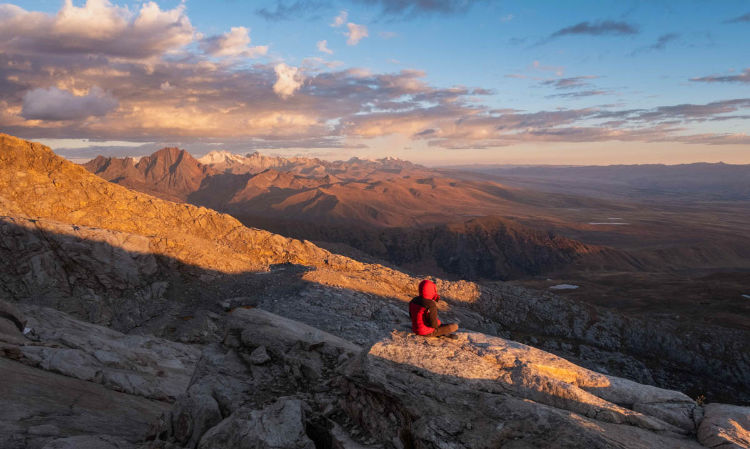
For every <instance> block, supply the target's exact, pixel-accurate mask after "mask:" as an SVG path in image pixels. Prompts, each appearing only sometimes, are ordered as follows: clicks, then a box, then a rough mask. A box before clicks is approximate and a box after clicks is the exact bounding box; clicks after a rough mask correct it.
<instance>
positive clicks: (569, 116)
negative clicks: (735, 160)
mask: <svg viewBox="0 0 750 449" xmlns="http://www.w3.org/2000/svg"><path fill="white" fill-rule="evenodd" d="M297 3H300V2H290V1H287V2H284V3H283V5H284V6H285V7H287V8H288V9H285V10H283V11H292V9H291V8H292V7H293V6H295V5H296V4H297ZM374 5H375V6H376V7H378V8H382V7H384V5H385V3H380V2H376V3H374ZM300 6H301V3H300ZM274 11H275V10H274ZM403 11H406V13H407V14H410V13H411V12H410V11H411V10H410V9H404V10H403ZM461 11H462V10H461V9H458V10H456V11H455V12H456V13H460V12H461ZM402 13H403V12H402ZM402 13H398V14H402ZM441 14H442V13H441ZM330 16H333V14H330ZM330 16H326V18H321V19H320V23H319V25H320V26H322V27H325V28H327V27H326V25H327V24H328V23H329V20H330ZM348 19H349V15H348V14H347V13H346V11H341V12H340V14H339V15H338V16H337V20H334V22H333V25H336V24H338V25H336V26H338V27H341V28H342V29H341V30H336V32H337V33H339V34H341V33H342V32H343V31H346V33H345V34H346V35H347V38H348V40H351V41H353V43H358V42H360V41H361V39H362V38H364V37H366V36H367V34H368V30H367V28H366V27H364V26H363V25H356V24H353V23H352V22H349V21H348ZM279 20H281V19H279ZM0 25H2V26H1V27H0V37H3V39H0V128H2V129H3V131H4V132H9V133H13V134H18V135H22V136H25V137H29V138H45V139H51V138H56V139H63V138H79V139H81V138H92V137H96V139H101V140H106V141H111V142H124V141H127V142H150V143H149V144H148V145H154V146H156V145H159V144H161V143H168V142H172V143H174V142H179V143H180V145H181V146H182V145H184V146H185V147H186V148H198V147H200V146H201V145H208V144H210V143H214V142H222V143H224V144H226V146H227V147H228V148H232V147H233V145H234V146H235V147H236V148H244V149H248V148H260V149H272V148H309V149H314V148H357V147H358V146H361V145H367V144H368V143H371V142H377V141H378V139H390V138H394V139H398V140H399V141H400V142H407V143H409V145H408V146H410V145H411V142H413V144H414V146H416V147H422V148H424V147H426V146H431V147H436V148H446V149H452V148H475V149H476V148H496V147H498V148H499V147H503V146H508V145H515V144H520V143H528V142H540V143H542V142H606V141H625V142H677V143H685V144H687V143H701V144H711V145H737V144H747V140H748V137H747V135H745V134H742V133H738V132H736V131H737V127H736V126H735V125H736V121H740V120H748V116H749V115H750V100H749V99H745V98H740V96H739V95H737V96H735V97H734V98H733V97H731V96H730V97H729V98H728V99H723V100H721V101H706V102H703V103H701V102H693V103H687V102H686V103H685V104H674V103H670V102H664V103H662V104H660V105H656V106H653V107H645V108H644V107H628V106H627V105H625V104H608V105H600V106H596V107H594V106H591V104H597V103H594V102H593V100H594V99H595V98H596V97H598V96H604V95H617V94H618V93H617V92H614V91H610V90H608V89H607V88H602V87H600V86H598V84H599V83H598V81H596V80H598V79H600V78H599V77H598V76H594V75H581V76H570V75H568V76H565V75H566V72H574V71H575V70H580V68H579V67H574V66H572V65H571V66H570V67H569V68H567V67H564V66H562V65H559V63H555V62H552V61H556V59H555V58H554V57H552V56H550V57H549V58H546V57H545V59H544V60H533V56H531V57H529V58H528V59H525V60H523V61H522V62H520V63H518V65H517V67H520V71H519V73H513V74H509V75H506V77H508V78H518V79H525V80H527V81H525V83H526V84H528V86H529V90H528V93H529V94H530V95H536V98H537V99H540V100H541V101H542V102H543V103H540V104H542V105H545V106H537V107H534V108H532V109H531V110H528V111H526V110H520V109H521V107H519V106H518V104H512V103H505V100H506V98H507V97H506V96H505V95H504V94H505V92H504V90H503V89H502V88H498V89H497V91H495V90H492V89H488V88H486V87H482V86H462V85H452V86H440V85H436V84H435V83H433V82H431V81H429V80H430V79H434V78H432V76H434V75H435V74H433V73H429V74H428V73H425V72H424V71H421V70H399V71H394V72H389V71H386V72H385V73H384V72H383V69H382V68H378V67H377V66H371V67H356V66H355V67H352V66H348V65H346V64H345V63H344V62H341V61H328V60H326V59H324V58H321V57H314V56H309V55H308V57H305V58H298V59H297V58H293V56H292V57H290V58H289V59H286V60H285V62H281V61H282V59H281V57H280V56H278V55H274V56H273V57H274V58H278V59H274V60H273V62H268V60H266V59H265V58H261V59H254V60H252V61H249V60H248V59H247V58H251V57H257V56H262V55H264V54H267V51H268V50H267V47H265V46H260V47H258V46H252V42H251V39H250V34H251V33H250V30H249V29H247V28H245V27H241V26H237V27H233V28H230V29H229V30H221V31H218V32H216V33H215V34H214V35H212V36H208V37H204V36H202V35H200V34H199V33H198V32H197V31H196V30H195V29H193V27H192V25H191V24H190V21H189V20H188V18H187V16H186V10H185V8H184V7H182V6H180V7H177V8H174V9H171V10H166V11H163V10H161V9H160V8H159V7H158V6H157V5H156V4H155V3H150V2H149V3H142V4H141V6H140V7H138V8H137V9H136V10H132V11H129V10H127V9H125V8H121V7H118V6H113V5H112V4H111V3H108V2H106V1H103V0H99V1H93V0H90V1H89V2H87V3H86V4H84V5H83V6H81V7H75V6H73V5H72V3H70V2H67V3H65V4H64V5H63V6H62V8H61V10H60V12H59V13H57V14H45V13H37V12H29V11H25V10H23V9H21V8H18V7H15V6H12V5H0ZM41 25H43V27H42V28H39V26H41ZM350 25H351V26H350ZM605 25H606V24H605V23H603V22H602V23H597V22H595V23H593V24H591V23H589V24H588V25H587V26H588V28H589V29H588V31H586V30H585V28H586V27H582V28H580V29H579V31H580V30H584V31H585V32H584V31H580V32H579V31H576V32H574V31H570V32H569V34H575V33H578V34H586V33H587V32H589V31H590V32H591V33H596V32H599V31H595V28H596V27H598V26H601V27H604V26H605ZM352 26H353V27H352ZM358 27H363V28H362V29H359V28H358ZM592 30H594V31H592ZM328 31H329V32H332V31H333V30H330V29H329V30H328ZM601 33H602V34H607V33H606V32H604V31H601ZM373 34H375V32H374V31H373ZM615 34H617V33H615ZM619 34H623V33H619ZM663 36H667V35H662V37H663ZM11 37H12V38H11ZM381 37H383V36H381ZM264 39H265V38H264V36H260V35H257V31H254V32H253V40H259V41H261V42H263V40H264ZM118 40H124V41H123V42H119V41H118ZM660 40H661V41H663V44H664V45H669V43H670V42H672V40H673V38H671V37H670V38H664V39H661V38H659V39H657V41H656V43H655V44H654V45H658V44H659V42H660ZM312 42H315V41H314V40H313V41H312ZM126 43H127V44H128V45H131V47H129V48H128V49H125V47H124V45H125V44H126ZM377 43H378V42H377V41H372V45H375V44H377ZM328 44H329V41H327V40H320V41H318V42H317V43H316V47H317V50H318V51H320V52H321V53H323V54H320V53H318V55H319V56H326V55H330V54H333V50H331V49H330V48H329V47H328ZM380 44H382V42H380ZM310 50H313V49H312V48H307V50H306V51H308V52H310ZM406 57H408V56H405V59H402V60H401V62H399V61H395V60H391V61H390V62H391V63H393V64H396V63H397V64H402V66H400V67H396V66H391V67H394V68H395V69H398V68H401V67H409V66H411V64H412V63H411V62H410V60H408V59H406ZM385 58H387V56H386V57H384V58H383V62H384V63H385V62H386V61H388V59H385ZM557 60H559V61H563V60H562V59H557ZM290 61H294V63H292V62H290ZM529 61H533V62H531V63H530V64H528V62H529ZM525 64H528V65H526V66H525V67H524V65H525ZM571 64H572V63H571ZM596 70H598V69H596ZM579 73H580V72H579ZM584 73H585V72H584ZM596 73H600V72H598V71H597V72H596ZM601 73H602V74H603V75H602V78H604V74H605V73H606V72H601ZM428 75H429V76H428ZM606 76H611V75H608V74H607V75H606ZM437 78H439V77H437ZM606 79H608V81H610V84H612V82H613V81H612V79H611V78H606ZM504 81H505V82H506V83H509V84H510V83H512V84H515V83H516V82H511V81H509V80H504ZM691 81H694V82H702V83H748V82H750V69H745V70H744V71H742V72H741V73H734V72H729V73H726V74H717V75H709V76H703V77H698V78H692V79H691ZM522 83H524V82H523V81H521V82H518V84H522ZM540 87H543V89H542V88H540ZM706 87H708V86H706ZM618 89H619V87H618ZM623 89H625V87H623ZM547 98H555V99H557V100H556V101H550V100H547ZM620 98H623V97H620ZM623 101H625V99H624V98H623ZM599 103H605V102H604V101H601V102H599ZM608 103H612V102H608ZM635 104H637V103H635ZM649 104H650V105H653V103H649ZM490 105H491V106H490ZM584 106H585V107H584ZM733 121H735V122H733ZM711 123H715V124H716V125H717V127H716V128H715V129H716V130H717V131H716V132H706V130H707V129H711V128H708V125H709V124H711ZM391 136H395V137H391ZM93 146H95V145H94V144H92V145H91V147H93ZM108 148H109V149H110V150H111V151H112V152H115V151H116V150H115V149H116V148H120V146H118V145H115V144H112V145H109V146H108ZM132 148H135V149H134V150H133V151H142V152H143V153H144V154H146V153H148V152H149V151H147V150H151V148H148V149H147V148H141V147H132ZM153 149H156V148H153ZM84 150H85V149H83V148H78V149H76V151H78V153H77V154H81V155H82V154H84V152H85V151H84ZM91 151H93V150H91Z"/></svg>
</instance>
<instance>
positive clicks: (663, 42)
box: [630, 33, 680, 56]
mask: <svg viewBox="0 0 750 449" xmlns="http://www.w3.org/2000/svg"><path fill="white" fill-rule="evenodd" d="M679 37H680V34H679V33H666V34H662V35H661V36H659V37H658V38H657V39H656V42H654V43H653V44H651V45H647V46H645V47H640V48H637V49H635V50H634V51H633V52H631V53H630V55H631V56H633V55H636V54H638V53H643V52H647V51H657V50H664V48H666V46H667V44H668V43H670V42H672V41H675V40H677V39H678V38H679Z"/></svg>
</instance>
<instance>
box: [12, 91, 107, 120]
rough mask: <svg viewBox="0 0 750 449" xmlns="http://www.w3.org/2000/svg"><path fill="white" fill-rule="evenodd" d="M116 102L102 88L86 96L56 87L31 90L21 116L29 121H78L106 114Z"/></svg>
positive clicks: (27, 93)
mask: <svg viewBox="0 0 750 449" xmlns="http://www.w3.org/2000/svg"><path fill="white" fill-rule="evenodd" d="M116 107H117V100H116V99H115V98H112V97H111V96H110V95H108V94H107V93H105V92H104V91H103V90H102V89H100V88H99V87H96V86H94V87H92V88H91V90H90V91H89V93H88V94H86V95H80V96H79V95H75V94H73V93H71V92H68V91H66V90H61V89H58V88H56V87H50V88H47V89H44V88H37V89H32V90H30V91H28V92H26V94H25V95H24V96H23V109H22V110H21V116H22V117H24V118H25V119H29V120H49V121H63V120H79V119H85V118H88V117H98V116H103V115H106V114H107V113H108V112H110V111H112V110H113V109H115V108H116Z"/></svg>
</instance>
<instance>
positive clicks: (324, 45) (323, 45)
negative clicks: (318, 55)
mask: <svg viewBox="0 0 750 449" xmlns="http://www.w3.org/2000/svg"><path fill="white" fill-rule="evenodd" d="M317 45H318V51H319V52H322V53H328V54H329V55H332V54H333V50H331V49H330V48H328V41H327V40H325V39H324V40H322V41H318V44H317Z"/></svg>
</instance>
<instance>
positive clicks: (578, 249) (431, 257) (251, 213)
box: [84, 149, 631, 279]
mask: <svg viewBox="0 0 750 449" xmlns="http://www.w3.org/2000/svg"><path fill="white" fill-rule="evenodd" d="M84 166H85V167H86V168H87V169H88V170H89V171H91V172H93V173H95V174H97V175H99V176H102V177H104V178H105V179H107V180H109V181H112V182H115V183H118V184H122V185H125V186H128V187H131V188H134V189H137V190H141V191H143V192H147V193H152V194H154V195H158V196H161V197H162V198H166V199H174V200H180V201H186V202H189V203H192V204H196V205H201V206H206V207H210V208H213V209H216V210H219V211H222V212H227V213H229V214H231V215H233V216H235V217H237V218H238V219H239V220H240V221H242V222H243V223H244V224H246V225H249V226H257V227H261V228H264V229H270V230H273V231H274V232H279V233H282V234H284V235H289V236H293V237H297V238H304V239H310V240H316V241H321V242H328V243H329V244H335V243H343V244H345V245H348V246H349V247H351V248H354V249H356V250H359V251H363V252H364V253H366V254H369V255H370V256H372V257H375V258H376V259H377V260H385V261H388V262H389V263H392V264H396V265H399V266H405V267H409V268H411V269H414V270H416V271H426V270H433V269H436V270H439V271H440V272H441V273H444V274H446V275H449V276H461V277H465V278H470V279H479V278H492V279H513V278H518V277H523V276H528V275H538V274H542V273H548V272H551V271H554V270H560V269H564V268H565V267H567V266H570V265H572V264H576V263H583V262H582V261H584V260H593V259H596V260H597V264H599V263H602V262H601V261H602V259H604V258H606V257H609V258H611V260H609V262H605V264H606V263H609V264H610V265H613V266H616V267H618V268H621V269H624V268H630V267H631V264H630V263H629V262H628V261H627V258H626V257H624V256H617V257H614V254H615V253H616V252H615V251H613V250H606V251H605V249H604V248H602V247H596V246H592V245H585V244H583V243H581V242H577V241H575V240H571V239H566V238H563V237H561V236H558V235H554V234H550V233H549V232H546V231H539V230H536V229H532V228H529V227H527V226H523V225H521V224H520V223H518V222H517V221H510V220H507V219H503V218H501V217H502V215H503V214H507V215H513V216H524V215H527V216H539V215H540V211H541V210H543V209H544V208H548V207H565V206H567V207H580V205H581V203H582V202H583V203H585V202H586V201H587V200H586V199H582V198H570V197H565V196H562V195H539V194H537V193H535V192H531V191H526V190H522V189H517V188H508V187H506V186H503V185H501V184H498V183H494V182H476V181H471V180H457V179H452V178H448V177H444V176H440V175H439V174H438V173H436V172H434V171H432V170H430V169H427V168H425V167H422V166H419V165H415V164H412V163H410V162H406V161H401V160H398V159H393V158H385V159H379V160H375V161H371V160H364V159H358V158H352V159H349V160H348V161H335V162H328V161H321V160H318V159H307V158H290V159H285V158H280V157H271V156H264V155H261V154H259V153H253V154H249V155H246V156H240V155H236V154H232V153H228V152H225V151H215V152H212V153H209V154H207V155H206V156H204V157H202V158H200V159H197V160H196V159H194V158H192V157H191V156H190V155H189V154H187V153H186V152H184V151H182V152H179V151H177V150H176V149H164V150H160V151H158V152H157V153H154V154H153V155H152V156H149V157H146V158H143V159H141V160H140V161H139V162H138V163H136V164H134V163H133V161H132V159H113V158H97V159H95V160H93V161H91V162H89V163H87V164H85V165H84ZM190 176H192V178H191V179H190V180H188V179H186V177H190ZM594 203H596V202H595V201H594ZM478 217H494V218H478Z"/></svg>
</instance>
